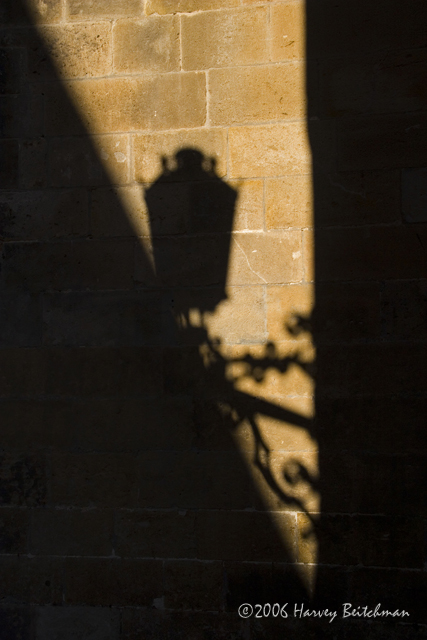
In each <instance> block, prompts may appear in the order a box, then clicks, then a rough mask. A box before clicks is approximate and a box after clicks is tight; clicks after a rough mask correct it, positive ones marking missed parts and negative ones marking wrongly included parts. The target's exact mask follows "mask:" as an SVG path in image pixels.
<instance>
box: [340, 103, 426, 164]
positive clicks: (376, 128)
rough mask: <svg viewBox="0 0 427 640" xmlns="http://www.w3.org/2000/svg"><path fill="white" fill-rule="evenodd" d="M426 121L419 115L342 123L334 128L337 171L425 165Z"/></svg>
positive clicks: (354, 119) (367, 118) (391, 116)
mask: <svg viewBox="0 0 427 640" xmlns="http://www.w3.org/2000/svg"><path fill="white" fill-rule="evenodd" d="M426 142H427V119H426V117H425V115H424V114H423V113H419V114H412V113H409V114H400V113H398V114H393V115H384V116H371V117H369V116H365V117H361V118H353V119H342V120H341V121H339V123H338V127H337V166H338V168H339V170H340V171H342V170H343V171H359V170H367V169H373V170H383V169H400V168H403V167H405V168H411V167H423V166H424V165H425V147H426Z"/></svg>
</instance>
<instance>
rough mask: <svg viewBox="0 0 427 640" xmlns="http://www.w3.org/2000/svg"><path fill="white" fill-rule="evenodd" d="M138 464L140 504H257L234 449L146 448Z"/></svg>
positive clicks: (216, 506)
mask: <svg viewBox="0 0 427 640" xmlns="http://www.w3.org/2000/svg"><path fill="white" fill-rule="evenodd" d="M138 468H139V486H138V489H139V493H138V504H139V506H140V507H143V508H151V509H154V508H161V509H171V508H174V509H175V508H177V509H180V510H181V509H201V508H206V507H209V508H211V509H246V508H248V509H250V508H253V507H254V506H255V505H259V499H258V498H257V495H256V490H255V489H254V487H253V485H252V482H251V481H250V478H249V477H248V472H247V470H246V467H245V466H244V464H243V462H242V460H241V458H240V456H239V454H237V453H236V452H234V451H204V452H197V451H147V452H142V453H140V455H139V456H138ZM230 487H233V491H230Z"/></svg>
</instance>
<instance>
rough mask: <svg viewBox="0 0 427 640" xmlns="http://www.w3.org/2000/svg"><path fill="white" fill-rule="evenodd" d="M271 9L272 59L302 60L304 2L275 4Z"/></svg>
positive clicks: (303, 51)
mask: <svg viewBox="0 0 427 640" xmlns="http://www.w3.org/2000/svg"><path fill="white" fill-rule="evenodd" d="M246 1H247V0H246ZM270 11H271V13H270V16H271V17H270V29H271V56H272V60H277V61H279V60H302V59H303V58H305V45H306V25H305V11H306V9H305V4H304V2H300V1H298V2H286V3H284V4H277V5H276V4H273V5H272V7H271V9H270Z"/></svg>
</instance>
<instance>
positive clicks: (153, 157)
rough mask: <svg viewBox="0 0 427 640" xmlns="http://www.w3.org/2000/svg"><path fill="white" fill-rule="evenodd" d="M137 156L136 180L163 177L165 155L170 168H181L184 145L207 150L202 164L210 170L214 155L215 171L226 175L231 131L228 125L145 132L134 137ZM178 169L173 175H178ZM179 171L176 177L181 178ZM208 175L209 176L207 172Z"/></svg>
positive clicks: (201, 150) (142, 180) (134, 153)
mask: <svg viewBox="0 0 427 640" xmlns="http://www.w3.org/2000/svg"><path fill="white" fill-rule="evenodd" d="M132 143H133V157H134V176H133V177H134V180H136V181H137V182H144V183H150V182H154V181H155V180H156V179H157V178H160V176H161V175H162V172H164V167H163V166H162V158H163V157H166V158H167V166H168V169H169V170H171V171H172V172H173V171H174V170H176V169H177V161H176V157H175V158H172V156H176V154H177V153H178V152H179V151H182V150H183V149H194V150H197V151H199V152H200V153H201V154H203V156H204V158H203V162H202V166H203V169H204V170H205V171H208V170H209V169H210V166H211V159H213V161H214V163H215V167H214V169H215V173H216V175H217V176H218V177H220V178H223V177H224V176H225V175H226V173H227V131H226V130H225V129H196V130H195V131H176V132H175V131H174V132H165V133H143V134H136V135H134V136H133V137H132ZM174 175H175V174H174V173H172V175H171V176H170V178H171V180H173V179H174ZM179 177H180V176H179V175H177V176H176V179H177V180H178V179H179ZM205 177H206V176H205Z"/></svg>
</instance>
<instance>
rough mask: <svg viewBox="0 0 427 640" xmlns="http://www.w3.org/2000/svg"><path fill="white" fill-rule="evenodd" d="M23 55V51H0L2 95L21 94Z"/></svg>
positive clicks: (0, 91) (0, 90) (2, 49)
mask: <svg viewBox="0 0 427 640" xmlns="http://www.w3.org/2000/svg"><path fill="white" fill-rule="evenodd" d="M23 54H24V51H23V50H22V49H12V48H9V49H6V48H1V49H0V95H2V96H4V95H8V94H14V93H20V90H21V86H20V85H21V78H22V69H23V63H24V55H23Z"/></svg>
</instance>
